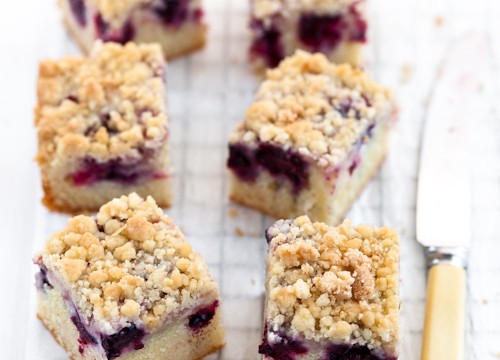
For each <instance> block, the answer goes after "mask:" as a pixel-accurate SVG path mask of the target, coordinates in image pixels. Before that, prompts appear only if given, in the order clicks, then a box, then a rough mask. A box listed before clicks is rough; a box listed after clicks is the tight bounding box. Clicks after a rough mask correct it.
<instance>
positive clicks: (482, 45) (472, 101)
mask: <svg viewBox="0 0 500 360" xmlns="http://www.w3.org/2000/svg"><path fill="white" fill-rule="evenodd" d="M487 56H488V38H487V37H486V36H484V35H480V34H468V35H466V36H463V37H461V38H459V39H458V40H457V41H456V42H454V43H453V45H452V46H451V47H450V50H449V51H448V52H447V54H446V57H445V59H444V61H443V62H442V65H441V67H440V70H439V72H438V76H437V78H436V82H435V87H434V90H433V92H432V94H431V101H430V104H429V107H428V111H427V116H426V123H425V127H424V131H423V138H422V147H421V154H420V167H419V174H418V188H417V227H416V232H417V241H418V242H419V243H420V244H422V245H423V246H424V248H425V250H426V255H427V262H428V266H429V277H428V290H427V300H426V315H425V324H424V334H423V344H422V360H461V359H463V358H464V316H465V268H466V267H467V253H468V248H469V245H470V242H471V181H470V177H471V176H470V175H471V174H470V156H471V155H470V154H471V151H470V150H471V139H470V138H471V136H470V134H471V124H470V122H471V119H474V112H475V110H474V109H475V107H476V106H478V104H479V103H480V101H481V99H480V94H479V92H478V87H479V85H480V84H481V76H480V72H481V71H480V69H478V63H480V62H479V61H478V60H479V59H484V58H486V57H487ZM474 120H476V121H480V119H474Z"/></svg>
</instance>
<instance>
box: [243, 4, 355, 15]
mask: <svg viewBox="0 0 500 360" xmlns="http://www.w3.org/2000/svg"><path fill="white" fill-rule="evenodd" d="M359 2H360V0H253V6H252V15H253V17H255V18H257V19H263V18H269V17H272V16H273V15H275V14H278V13H281V14H285V15H286V14H288V13H291V12H308V13H315V14H337V13H339V12H341V11H346V10H347V9H348V7H349V6H350V5H352V4H356V3H359Z"/></svg>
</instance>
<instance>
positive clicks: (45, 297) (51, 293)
mask: <svg viewBox="0 0 500 360" xmlns="http://www.w3.org/2000/svg"><path fill="white" fill-rule="evenodd" d="M35 263H36V264H37V265H38V266H39V272H38V274H37V282H36V284H37V289H38V299H39V305H38V317H39V318H40V320H41V321H42V322H43V324H44V325H45V326H46V327H47V329H48V330H50V332H51V333H52V335H53V336H54V338H55V339H56V340H57V342H58V343H59V344H60V345H61V346H62V347H63V348H64V349H65V350H66V351H67V352H68V354H69V356H70V358H71V359H73V360H77V359H86V360H91V359H92V360H100V359H124V360H125V359H126V360H146V359H147V360H152V359H155V360H161V359H165V360H167V359H176V360H193V359H200V358H202V357H204V356H205V355H207V354H210V353H212V352H214V351H216V350H218V349H219V348H221V347H222V346H223V345H224V330H223V328H222V325H221V310H220V306H219V302H220V297H219V291H218V288H217V285H216V283H215V281H214V279H213V278H212V276H211V275H210V274H209V273H208V270H207V266H206V264H205V262H204V260H203V258H202V257H201V256H200V255H199V254H197V253H196V252H194V251H193V250H192V248H191V246H190V245H189V243H188V242H187V241H186V240H185V238H184V235H183V234H182V232H181V231H180V230H179V228H178V227H176V226H175V225H174V223H173V222H172V220H171V219H170V217H168V216H166V215H164V214H163V211H162V210H161V209H160V208H159V207H158V206H157V205H156V203H155V201H154V200H153V198H152V197H148V198H147V199H146V200H144V199H142V198H141V197H139V196H138V195H137V194H135V193H132V194H130V195H129V196H122V197H121V198H117V199H113V200H112V201H110V202H109V203H107V204H105V205H103V206H102V207H101V209H100V211H99V213H98V214H97V215H96V217H88V216H83V215H79V216H76V217H74V218H72V219H70V220H69V221H68V225H67V227H66V228H65V229H64V230H62V231H60V232H58V233H55V234H53V235H52V236H51V237H50V239H49V240H48V241H47V243H46V245H45V248H44V249H43V250H42V251H41V253H40V254H38V255H37V257H36V258H35Z"/></svg>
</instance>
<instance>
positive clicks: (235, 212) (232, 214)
mask: <svg viewBox="0 0 500 360" xmlns="http://www.w3.org/2000/svg"><path fill="white" fill-rule="evenodd" d="M227 214H228V215H229V217H230V218H231V219H234V218H236V217H238V210H237V209H236V208H234V207H232V208H229V210H228V212H227Z"/></svg>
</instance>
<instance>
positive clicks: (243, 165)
mask: <svg viewBox="0 0 500 360" xmlns="http://www.w3.org/2000/svg"><path fill="white" fill-rule="evenodd" d="M227 166H228V168H230V169H231V170H233V171H234V172H235V173H236V175H238V177H239V178H240V179H241V180H244V181H249V182H251V181H254V180H255V179H256V178H257V176H258V175H259V174H258V169H257V166H256V164H254V158H253V151H252V150H250V149H249V148H248V146H245V145H243V144H239V143H238V144H231V145H229V159H228V161H227Z"/></svg>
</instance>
